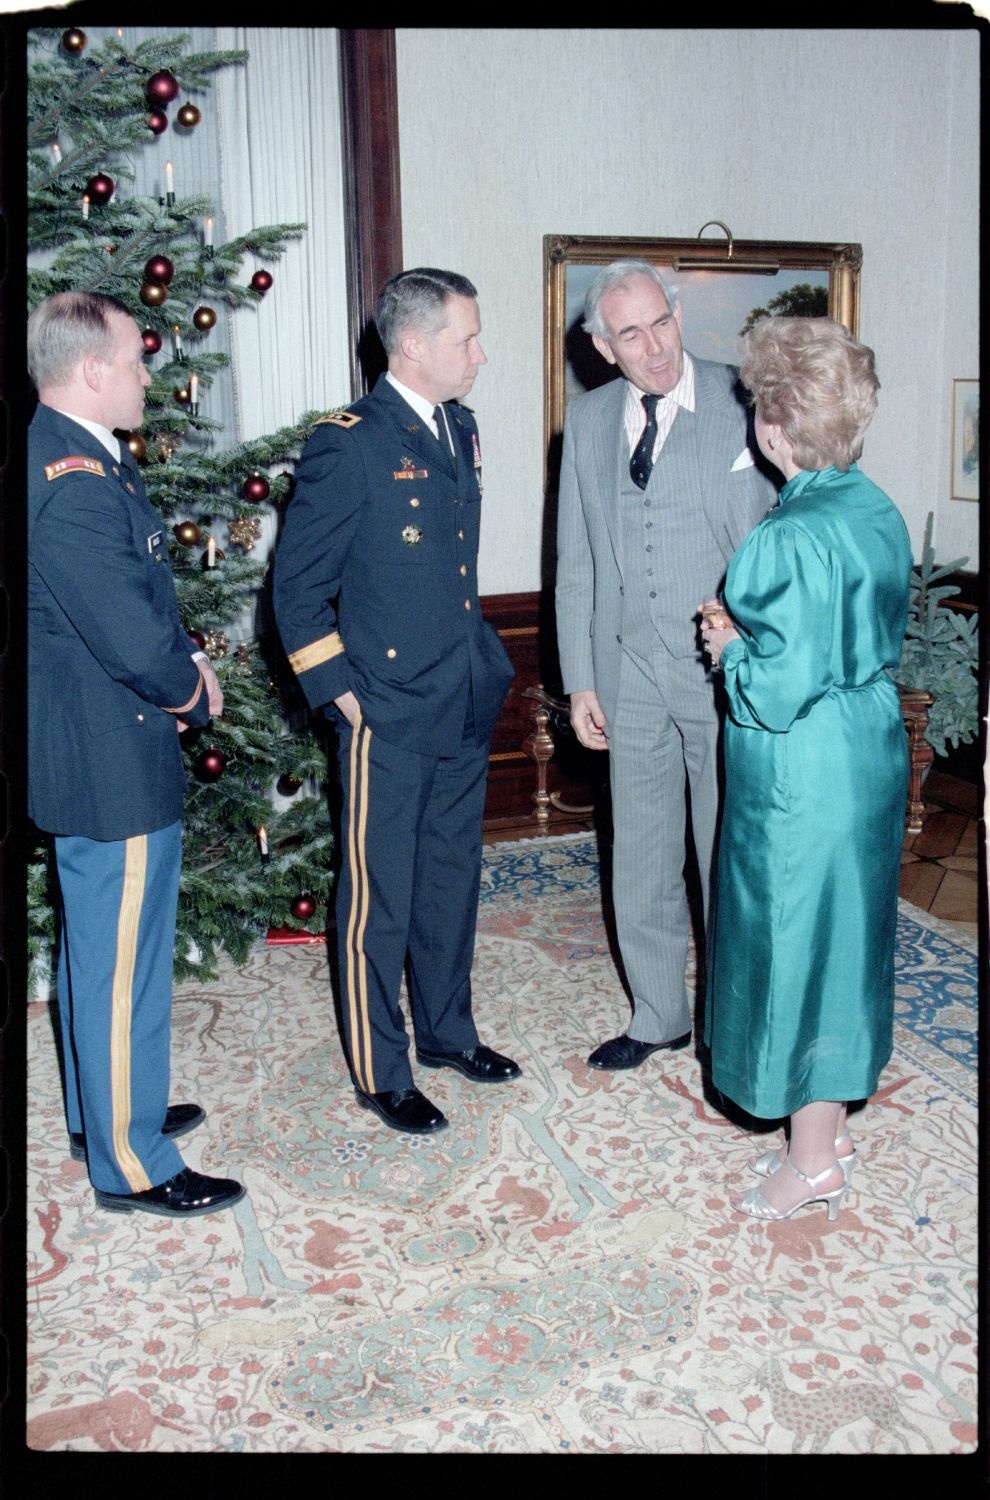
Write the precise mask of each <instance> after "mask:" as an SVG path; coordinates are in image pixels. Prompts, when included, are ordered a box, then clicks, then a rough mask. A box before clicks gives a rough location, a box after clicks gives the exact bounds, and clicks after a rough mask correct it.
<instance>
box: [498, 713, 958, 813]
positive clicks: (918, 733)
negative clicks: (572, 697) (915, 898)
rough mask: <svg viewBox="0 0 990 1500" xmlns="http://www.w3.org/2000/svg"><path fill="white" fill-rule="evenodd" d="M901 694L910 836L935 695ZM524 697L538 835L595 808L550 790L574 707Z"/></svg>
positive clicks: (919, 805) (928, 756)
mask: <svg viewBox="0 0 990 1500" xmlns="http://www.w3.org/2000/svg"><path fill="white" fill-rule="evenodd" d="M898 691H899V693H900V695H901V712H902V713H903V715H904V728H905V729H906V730H907V735H908V762H909V766H910V774H909V778H908V802H907V812H906V813H905V817H904V827H905V831H906V832H907V833H912V834H913V833H920V832H921V829H922V825H923V823H924V820H925V804H924V803H923V802H922V800H921V782H922V777H923V775H924V772H925V768H926V767H927V766H930V765H931V763H932V761H933V760H934V759H935V751H934V750H933V749H932V747H931V745H930V744H929V743H928V741H927V740H926V739H925V730H926V728H927V727H928V710H929V709H930V708H931V706H932V704H933V703H934V701H935V699H934V698H933V696H932V694H931V693H927V692H925V691H923V690H922V689H920V688H904V687H902V688H899V689H898ZM521 696H522V697H523V698H530V699H532V701H533V708H532V710H531V711H530V717H531V718H532V720H533V729H532V732H531V733H530V734H529V735H528V736H527V738H526V739H525V740H524V742H523V749H524V750H525V751H526V752H527V754H529V755H531V756H532V757H533V760H534V761H535V762H536V791H535V792H534V793H533V804H534V808H533V816H534V818H535V820H536V828H537V832H538V833H547V832H548V831H549V828H550V819H551V809H553V808H555V809H556V810H557V811H558V812H561V813H566V814H569V815H570V816H572V817H573V816H579V815H584V816H590V814H591V813H592V811H593V810H594V809H593V807H592V806H591V805H590V804H589V805H588V806H587V807H572V806H569V805H568V804H567V803H564V802H561V801H560V799H559V798H558V797H557V794H556V793H555V792H550V791H548V790H547V775H548V768H549V765H550V762H551V760H552V759H553V753H554V738H553V734H552V732H551V730H552V725H553V716H554V714H562V715H563V716H564V717H567V715H568V714H569V712H570V705H569V704H568V702H567V700H566V699H564V698H555V697H554V696H553V695H552V694H551V693H548V692H547V690H546V688H544V686H543V684H542V683H537V685H536V686H535V687H528V688H524V689H523V691H522V694H521Z"/></svg>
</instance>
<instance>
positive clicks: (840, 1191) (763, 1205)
mask: <svg viewBox="0 0 990 1500" xmlns="http://www.w3.org/2000/svg"><path fill="white" fill-rule="evenodd" d="M838 1165H839V1163H838V1162H833V1163H832V1165H831V1166H830V1167H826V1168H825V1170H824V1172H819V1173H818V1176H817V1177H806V1176H805V1174H804V1173H803V1172H799V1171H798V1169H797V1167H795V1166H794V1164H793V1163H792V1161H791V1159H790V1157H789V1156H788V1157H787V1158H786V1159H785V1161H784V1166H785V1167H790V1169H791V1171H792V1172H793V1173H794V1176H795V1177H800V1179H801V1181H802V1182H806V1183H807V1184H808V1186H809V1187H810V1188H811V1189H812V1190H814V1189H815V1188H817V1186H818V1184H819V1183H820V1182H824V1181H825V1178H826V1177H828V1176H829V1175H830V1174H831V1173H832V1172H834V1171H835V1168H836V1167H837V1166H838ZM847 1187H848V1183H846V1182H845V1181H843V1184H842V1186H841V1187H838V1188H833V1189H832V1191H831V1192H828V1193H816V1192H815V1191H812V1192H810V1193H809V1194H808V1196H807V1198H802V1199H801V1201H800V1203H795V1205H794V1207H793V1208H789V1209H788V1210H787V1212H786V1213H783V1212H782V1211H781V1210H780V1209H779V1208H774V1207H773V1205H772V1204H770V1203H768V1202H767V1200H766V1199H765V1198H764V1196H763V1190H762V1188H758V1187H754V1188H750V1190H749V1192H748V1193H747V1194H746V1196H745V1198H743V1200H742V1202H741V1203H738V1204H736V1203H734V1204H733V1205H732V1206H733V1208H735V1209H736V1210H737V1212H739V1213H741V1214H749V1217H750V1218H751V1219H789V1218H791V1216H792V1215H793V1214H796V1213H797V1211H798V1209H799V1208H806V1207H807V1205H808V1204H809V1203H825V1204H826V1205H827V1206H828V1218H829V1223H831V1222H832V1220H833V1219H836V1218H838V1214H839V1209H840V1208H841V1207H842V1200H843V1198H844V1197H845V1196H846V1189H847Z"/></svg>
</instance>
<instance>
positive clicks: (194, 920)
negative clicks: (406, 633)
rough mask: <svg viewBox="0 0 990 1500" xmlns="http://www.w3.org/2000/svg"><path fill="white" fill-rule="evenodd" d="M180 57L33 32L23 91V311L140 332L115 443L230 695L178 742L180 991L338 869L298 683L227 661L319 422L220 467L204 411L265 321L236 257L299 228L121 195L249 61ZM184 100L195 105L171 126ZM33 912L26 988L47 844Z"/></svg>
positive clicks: (45, 953)
mask: <svg viewBox="0 0 990 1500" xmlns="http://www.w3.org/2000/svg"><path fill="white" fill-rule="evenodd" d="M188 45H189V38H188V37H186V36H174V37H156V38H153V39H150V40H146V41H142V42H138V43H136V44H135V43H132V42H130V41H128V40H127V39H126V38H125V37H124V36H122V35H120V34H117V35H114V36H110V37H108V38H107V39H106V40H105V41H103V42H102V43H100V44H98V45H93V44H92V43H91V42H90V39H89V38H88V37H87V36H86V34H85V32H83V31H81V30H80V29H79V28H78V27H72V28H69V29H68V30H66V31H63V32H61V33H60V32H59V31H58V30H40V31H36V32H34V33H32V46H31V50H30V54H29V78H28V93H29V99H28V119H29V125H28V247H29V252H32V254H31V255H30V257H29V259H30V262H31V263H30V264H29V270H28V292H29V303H30V306H31V307H34V306H36V305H37V304H38V302H40V301H41V300H42V299H43V298H44V297H46V296H49V295H50V294H52V293H54V292H59V291H96V292H102V293H106V294H108V295H110V296H114V297H116V298H118V299H119V300H120V301H121V302H122V303H123V304H124V305H125V306H126V307H127V308H128V309H129V310H130V311H131V312H132V313H133V315H134V317H135V319H136V320H137V322H138V325H139V326H140V327H141V329H142V331H143V339H144V346H145V350H146V356H147V360H148V367H149V371H150V373H151V375H152V381H151V384H150V386H149V387H148V389H147V392H146V409H145V419H144V423H143V425H142V428H141V430H140V431H139V432H133V433H129V434H125V435H124V437H125V440H126V442H127V445H128V447H129V449H130V451H131V453H132V454H133V455H134V457H135V458H136V460H137V461H138V463H139V464H140V465H141V468H142V473H143V478H144V482H145V487H146V490H147V493H148V498H149V499H150V500H151V502H152V504H154V505H155V506H156V507H157V509H158V510H159V512H160V513H161V515H162V516H163V518H164V519H165V521H166V522H167V523H168V525H169V529H170V534H171V540H170V544H169V550H170V557H171V563H172V569H173V573H174V575H175V582H176V591H177V594H178V598H179V611H180V616H181V619H182V623H183V625H184V626H185V628H186V629H187V630H189V631H190V632H191V634H192V635H193V638H194V639H195V640H196V641H197V643H202V646H203V648H204V649H205V650H206V652H207V654H208V655H209V656H210V658H211V660H212V662H213V666H214V669H215V670H216V672H217V675H218V677H219V678H220V681H221V685H222V687H223V692H224V711H223V714H222V715H221V716H220V717H219V718H217V719H215V720H214V721H213V722H212V723H211V724H210V725H209V726H208V727H207V728H206V729H204V730H202V731H188V732H187V733H186V734H185V735H184V736H183V743H184V753H185V758H186V762H187V767H188V770H189V773H190V780H189V793H188V796H187V801H186V814H185V823H184V858H183V873H182V884H181V889H180V897H179V915H178V933H177V942H176V975H177V977H178V978H180V979H181V978H185V977H188V976H196V977H200V978H211V977H213V976H214V975H215V974H216V964H217V960H218V958H219V956H220V954H221V953H222V952H226V953H228V954H230V955H231V957H232V958H233V959H234V960H235V961H236V962H242V961H243V960H244V958H245V957H246V955H247V952H248V949H249V947H250V945H251V943H252V942H253V941H254V940H256V939H257V938H258V937H259V936H261V935H263V934H264V933H265V932H266V931H267V930H268V929H269V928H273V927H274V928H286V927H289V928H291V927H293V926H306V925H310V926H311V925H313V919H314V918H316V917H318V915H319V913H320V911H321V908H322V907H323V905H324V904H325V901H326V896H327V892H328V886H329V882H330V876H329V863H330V856H331V839H330V834H329V829H328V826H327V817H326V808H325V804H324V799H323V797H322V796H305V795H304V796H300V795H298V794H299V792H300V791H301V790H302V788H303V786H304V784H305V783H306V781H307V780H312V779H314V778H322V776H323V774H324V767H325V755H324V751H323V748H322V746H321V745H320V743H319V741H318V740H317V738H316V737H315V736H314V735H313V734H312V733H311V732H310V730H309V727H308V725H309V716H308V713H307V712H306V710H305V707H304V705H302V704H301V703H300V700H299V699H298V696H297V695H295V689H294V687H293V685H292V683H291V681H289V680H288V679H289V678H290V677H291V674H289V673H284V674H283V672H282V669H281V666H280V658H279V653H278V651H277V648H276V645H275V642H274V641H273V640H270V639H269V640H262V641H260V642H254V641H242V642H240V644H238V645H237V647H236V649H235V650H234V651H233V652H231V651H230V645H229V639H228V635H227V631H228V630H229V629H230V628H231V626H230V622H231V621H234V620H236V619H237V618H238V617H239V616H240V615H241V614H242V613H243V612H244V610H245V607H246V606H247V605H249V604H251V603H253V602H254V600H255V598H256V594H257V590H258V589H259V588H260V586H261V584H262V582H263V579H264V576H265V572H266V564H264V563H260V562H258V561H257V560H255V559H254V558H252V557H251V556H250V555H249V554H250V553H251V550H252V548H253V546H254V544H255V543H256V542H257V541H258V540H259V538H260V536H261V533H262V522H263V518H264V516H265V514H266V513H267V512H268V511H269V510H270V508H271V506H272V505H275V506H276V507H277V506H279V505H281V504H284V503H285V501H286V500H287V499H288V496H289V494H290V491H291V478H290V476H289V474H288V473H286V472H284V470H282V471H281V472H275V473H272V472H271V471H272V466H273V465H284V463H285V462H286V461H287V460H290V459H291V458H293V457H294V456H295V455H297V454H298V452H299V451H300V449H301V447H302V444H303V443H304V441H305V439H306V437H307V436H308V433H309V430H310V428H311V426H312V423H313V421H314V420H315V418H316V416H317V415H319V413H316V412H311V413H307V414H305V415H304V416H303V417H302V418H301V419H300V421H299V422H298V424H297V425H295V426H293V427H287V428H283V429H281V430H280V431H278V432H276V433H274V434H272V435H271V436H268V437H263V438H255V439H252V440H251V441H250V442H246V443H241V444H238V445H236V446H234V447H232V448H230V449H228V450H227V451H225V452H218V451H216V437H217V435H218V434H219V433H220V432H221V430H222V429H221V427H220V424H219V423H217V422H216V421H214V420H212V419H210V418H209V417H208V416H207V415H206V411H205V405H206V403H205V401H204V397H205V395H206V393H208V391H209V389H210V387H211V385H212V384H213V382H214V380H215V379H216V378H217V377H218V376H220V375H222V372H223V371H224V369H225V368H226V367H227V365H228V364H229V359H228V356H227V355H226V354H225V353H222V352H220V351H218V350H215V349H211V348H209V347H207V345H208V343H209V339H210V335H211V333H212V330H213V329H214V327H215V326H216V323H217V312H216V306H217V305H219V304H223V305H224V306H225V307H227V308H228V309H232V310H236V309H240V308H243V307H246V306H252V305H257V304H258V303H259V302H260V301H261V299H262V298H263V297H264V296H265V295H266V294H267V293H269V292H270V291H271V288H272V287H273V285H274V278H273V277H272V275H271V273H270V272H269V271H267V270H257V271H255V272H254V274H253V276H251V277H250V278H248V279H245V271H244V262H245V260H246V258H247V257H248V256H249V255H251V256H255V257H262V258H264V259H266V260H270V261H277V260H278V259H279V257H280V256H281V255H282V254H283V253H284V250H285V248H286V245H287V243H288V242H289V241H290V240H292V239H295V238H298V237H299V236H301V234H302V233H303V231H304V229H305V226H304V225H302V224H276V225H267V226H263V227H262V228H260V229H255V230H252V231H251V232H250V233H249V234H246V235H241V236H239V237H237V238H235V239H233V240H230V241H226V242H222V243H216V244H214V225H215V222H216V213H215V208H214V206H213V204H212V202H211V201H210V199H209V197H208V196H207V195H205V194H196V195H194V196H190V197H179V196H177V195H176V193H175V189H174V175H173V172H172V167H171V162H170V161H167V162H166V170H165V174H164V181H165V186H166V191H165V194H164V196H163V197H160V198H158V199H155V198H149V197H140V196H136V195H130V196H129V195H128V192H127V190H126V189H127V183H128V181H129V180H130V178H131V177H132V172H131V168H130V165H129V162H130V158H131V157H132V156H133V154H134V153H135V152H136V151H139V150H142V149H144V150H152V151H162V152H164V151H165V150H166V149H167V148H166V147H165V142H164V139H163V138H164V137H165V135H166V132H167V131H168V130H169V128H171V129H173V130H174V129H176V128H177V127H178V128H180V129H184V130H187V131H188V130H191V129H194V128H206V127H205V125H204V124H203V121H204V110H203V108H202V107H200V106H199V105H194V104H193V103H192V102H191V101H189V100H188V96H189V95H190V94H196V95H201V94H203V93H205V92H206V91H207V90H208V89H209V87H210V82H211V75H212V74H214V73H215V72H216V71H217V70H218V69H220V68H223V67H229V66H239V65H242V64H243V63H244V62H245V61H246V60H247V54H246V53H245V52H230V51H228V52H209V53H192V52H190V51H189V50H188ZM180 94H181V95H182V96H183V97H184V98H185V99H186V102H185V103H183V105H182V106H181V107H180V108H179V109H178V110H177V112H176V115H175V119H174V121H172V122H171V125H170V120H169V114H168V110H169V107H170V106H171V105H172V104H173V103H174V101H175V100H176V99H177V98H178V97H179V96H180ZM221 544H222V545H221ZM286 702H287V703H288V704H289V709H288V714H287V713H286V709H285V703H286ZM107 775H108V776H112V775H113V768H112V767H108V768H107ZM276 787H277V789H278V795H279V797H280V798H281V799H286V798H288V799H291V800H290V801H289V803H288V805H287V806H285V807H283V808H281V809H278V808H276V807H275V806H273V803H272V793H273V791H274V790H275V789H276ZM28 904H29V943H30V950H31V954H32V960H33V963H34V966H35V978H36V980H38V981H40V982H43V981H44V980H45V978H46V977H47V974H48V973H49V972H50V966H51V958H52V944H53V940H54V935H55V921H54V914H53V894H52V884H51V872H50V870H49V867H48V860H47V857H46V852H45V849H44V845H43V844H42V843H41V842H40V841H39V844H38V847H37V850H36V853H35V857H34V858H33V860H32V862H31V864H30V867H29V880H28ZM300 913H304V915H300Z"/></svg>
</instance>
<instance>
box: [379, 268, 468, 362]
mask: <svg viewBox="0 0 990 1500" xmlns="http://www.w3.org/2000/svg"><path fill="white" fill-rule="evenodd" d="M477 295H478V292H477V289H476V288H475V287H474V286H472V284H471V282H470V281H468V279H467V277H466V276H459V275H458V274H457V272H456V271H438V270H436V269H435V267H433V266H417V267H416V268H415V269H414V270H412V271H400V272H399V274H398V276H393V277H392V279H391V281H386V283H385V285H384V286H383V287H382V289H381V291H380V292H379V294H378V301H377V302H376V303H375V311H374V319H375V327H376V328H377V329H378V335H379V337H380V339H381V341H382V343H383V344H384V345H385V353H386V354H394V353H395V351H396V350H397V349H398V347H399V340H400V339H401V338H402V335H403V334H404V333H405V331H406V329H407V328H417V329H419V331H420V332H421V333H437V332H438V331H439V329H441V328H442V327H443V326H444V324H445V323H446V321H447V312H446V305H447V298H448V297H477Z"/></svg>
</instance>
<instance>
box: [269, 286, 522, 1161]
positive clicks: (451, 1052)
mask: <svg viewBox="0 0 990 1500" xmlns="http://www.w3.org/2000/svg"><path fill="white" fill-rule="evenodd" d="M476 295H477V294H476V292H475V289H474V287H473V286H472V285H471V283H470V282H469V281H468V280H467V279H466V278H465V277H463V276H458V275H455V274H454V273H452V272H449V271H437V270H433V269H430V268H420V269H417V270H413V271H404V272H402V273H401V274H400V275H398V276H395V277H393V278H392V280H391V281H389V282H388V283H387V284H386V286H385V287H384V288H383V290H382V292H381V295H380V296H379V298H378V302H377V304H376V306H375V323H376V325H377V328H378V331H379V333H380V335H381V338H382V343H383V344H384V346H385V350H386V352H387V354H388V373H387V374H385V375H383V376H382V377H381V378H380V379H379V381H378V383H377V385H376V386H375V389H374V391H373V392H372V393H371V394H370V395H369V396H366V397H364V398H363V399H362V400H360V401H358V402H357V404H356V405H355V406H353V407H352V408H351V410H350V411H347V412H344V413H341V414H340V415H335V416H330V417H327V418H324V419H323V421H322V422H321V423H320V424H319V425H318V426H317V428H316V431H315V432H314V434H313V436H312V437H311V439H310V441H309V442H308V444H307V445H306V449H305V452H304V453H303V456H302V460H301V462H300V465H299V470H298V473H297V476H296V490H295V497H294V499H293V501H292V504H291V505H290V506H289V510H288V513H287V516H286V522H285V530H284V533H283V536H282V540H281V542H280V544H279V548H278V556H277V559H276V565H275V612H276V615H277V617H278V625H279V630H280V632H281V635H282V639H283V641H284V643H285V648H286V651H287V652H288V656H289V662H290V664H291V666H292V668H293V670H294V671H295V673H296V675H297V678H298V681H299V683H300V686H301V687H302V689H303V691H304V692H305V694H306V697H307V699H308V701H309V704H310V706H311V707H312V708H324V709H325V711H326V713H327V716H328V717H330V718H333V719H335V720H336V722H337V729H338V735H339V763H340V772H341V781H342V787H343V806H342V813H341V820H342V821H341V843H342V851H343V868H342V871H341V875H340V878H339V882H338V887H337V930H338V941H339V970H340V988H341V1006H342V1011H343V1021H344V1031H345V1037H346V1042H347V1047H348V1052H349V1056H350V1065H351V1072H352V1075H353V1079H354V1083H355V1087H356V1090H357V1096H358V1100H359V1102H360V1103H361V1104H362V1105H364V1106H365V1107H366V1108H369V1109H372V1110H374V1111H375V1112H376V1113H377V1114H378V1115H379V1116H380V1117H381V1119H382V1120H384V1122H385V1123H386V1124H387V1125H389V1126H391V1127H392V1128H393V1129H396V1130H403V1131H412V1132H415V1133H426V1132H429V1131H434V1130H441V1129H443V1127H444V1126H445V1125H446V1123H447V1121H446V1119H445V1117H444V1116H443V1114H442V1113H441V1112H440V1110H439V1109H437V1107H436V1106H435V1105H434V1104H432V1103H431V1101H430V1100H429V1099H427V1098H426V1097H425V1096H424V1095H423V1094H422V1093H420V1091H419V1090H418V1089H417V1088H415V1087H414V1086H413V1079H412V1072H411V1069H410V1065H409V1057H408V1046H409V1043H408V1038H407V1035H406V1029H405V1023H404V1021H403V1017H402V1012H401V1010H400V1008H399V988H400V982H401V979H402V972H403V966H404V964H405V961H406V958H407V956H408V959H409V975H410V999H411V1004H412V1021H413V1028H414V1031H415V1037H416V1055H417V1058H418V1060H419V1061H420V1062H421V1063H423V1064H425V1065H426V1066H428V1067H452V1068H455V1069H456V1070H457V1071H458V1072H460V1073H462V1074H463V1075H464V1076H465V1077H467V1078H470V1079H472V1080H475V1081H478V1082H488V1083H496V1082H504V1081H506V1080H508V1079H511V1078H515V1077H517V1076H518V1074H519V1068H518V1067H517V1065H516V1064H515V1063H514V1062H512V1061H511V1060H510V1059H509V1058H506V1057H502V1056H500V1055H499V1054H498V1053H497V1052H493V1051H492V1050H491V1049H490V1048H489V1047H486V1046H483V1045H482V1044H481V1043H480V1042H479V1040H478V1033H477V1031H476V1029H475V1024H474V1020H473V1018H472V1014H471V961H472V957H473V952H474V933H475V923H476V918H477V905H478V887H479V880H480V869H481V821H482V814H483V810H484V800H485V784H486V774H487V766H488V743H489V740H490V737H491V733H492V729H493V728H494V725H495V721H496V719H497V717H498V713H499V710H500V708H501V705H502V702H503V699H504V698H505V694H506V692H507V690H508V687H509V684H510V682H511V681H512V675H513V672H512V667H511V665H510V663H509V660H508V657H507V655H506V653H505V650H504V649H503V647H502V644H501V642H500V641H499V639H498V636H497V635H496V633H495V631H494V630H493V629H492V627H491V626H490V625H488V624H486V623H485V622H484V621H483V620H482V618H481V610H480V606H479V600H478V585H477V574H476V562H477V555H478V536H479V530H480V519H481V451H480V448H479V446H478V429H477V426H476V424H475V421H474V418H473V416H472V415H471V413H470V411H469V410H468V409H467V408H466V407H464V406H461V405H460V404H458V398H460V397H462V396H466V395H467V393H468V391H469V390H470V389H471V386H472V385H473V383H474V378H475V375H476V373H477V370H478V367H479V366H480V365H483V364H484V363H485V355H484V353H483V351H482V348H481V345H480V343H479V342H478V335H479V332H480V323H479V319H478V304H477V301H476V300H475V299H476Z"/></svg>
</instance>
